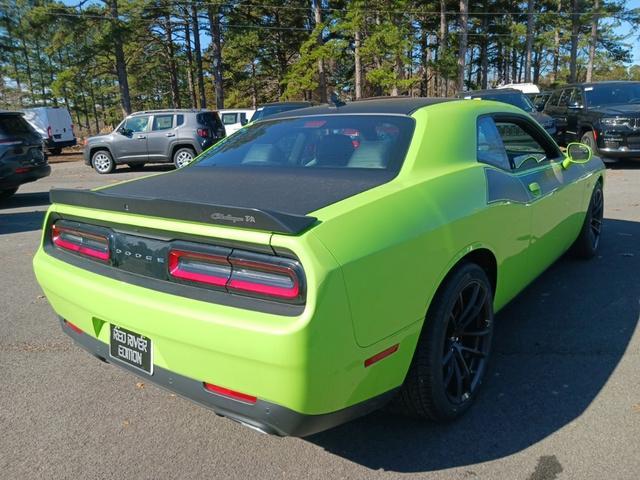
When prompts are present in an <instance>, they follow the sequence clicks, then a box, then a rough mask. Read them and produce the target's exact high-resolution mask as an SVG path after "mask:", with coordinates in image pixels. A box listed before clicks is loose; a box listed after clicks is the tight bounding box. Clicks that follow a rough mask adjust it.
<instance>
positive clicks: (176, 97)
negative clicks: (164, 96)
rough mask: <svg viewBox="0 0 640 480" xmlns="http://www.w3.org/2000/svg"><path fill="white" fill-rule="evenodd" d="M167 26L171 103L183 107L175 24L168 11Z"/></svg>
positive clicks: (166, 14) (175, 106)
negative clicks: (177, 62)
mask: <svg viewBox="0 0 640 480" xmlns="http://www.w3.org/2000/svg"><path fill="white" fill-rule="evenodd" d="M164 21H165V28H166V32H167V44H166V48H167V60H168V61H169V65H168V66H169V81H170V82H169V83H170V85H171V105H172V106H173V108H182V105H181V102H180V88H179V87H178V69H177V67H176V58H175V48H174V46H173V25H172V23H171V13H170V12H169V11H167V12H166V13H165V15H164Z"/></svg>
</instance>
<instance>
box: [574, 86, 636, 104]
mask: <svg viewBox="0 0 640 480" xmlns="http://www.w3.org/2000/svg"><path fill="white" fill-rule="evenodd" d="M584 94H585V98H586V101H587V106H588V107H602V106H605V105H619V104H628V103H640V82H635V83H618V84H602V85H593V86H591V87H585V89H584Z"/></svg>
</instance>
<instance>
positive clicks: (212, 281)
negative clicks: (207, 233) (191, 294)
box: [169, 250, 231, 287]
mask: <svg viewBox="0 0 640 480" xmlns="http://www.w3.org/2000/svg"><path fill="white" fill-rule="evenodd" d="M169 274H170V275H171V276H173V277H175V278H180V279H182V280H189V281H191V282H199V283H206V284H207V285H215V286H218V287H224V286H225V285H226V284H227V281H228V280H229V276H230V275H231V265H230V264H229V262H227V259H226V257H222V256H219V255H209V254H205V253H197V252H186V251H184V250H171V251H170V252H169Z"/></svg>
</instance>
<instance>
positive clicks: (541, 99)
mask: <svg viewBox="0 0 640 480" xmlns="http://www.w3.org/2000/svg"><path fill="white" fill-rule="evenodd" d="M551 93H552V92H550V91H545V92H540V93H530V94H528V95H527V96H528V97H529V100H531V103H533V106H534V107H535V109H536V110H537V111H538V112H542V111H543V110H544V106H545V104H546V103H547V100H549V97H551Z"/></svg>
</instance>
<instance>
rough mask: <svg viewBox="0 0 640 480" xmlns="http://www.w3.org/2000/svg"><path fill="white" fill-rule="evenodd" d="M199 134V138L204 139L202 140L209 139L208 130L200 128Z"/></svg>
mask: <svg viewBox="0 0 640 480" xmlns="http://www.w3.org/2000/svg"><path fill="white" fill-rule="evenodd" d="M197 132H198V136H199V137H202V138H208V137H209V130H208V129H207V128H199V129H198V130H197Z"/></svg>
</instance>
